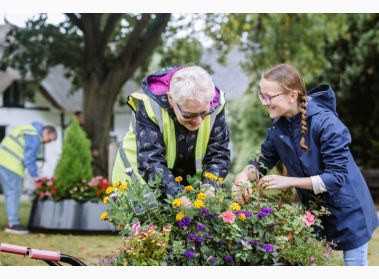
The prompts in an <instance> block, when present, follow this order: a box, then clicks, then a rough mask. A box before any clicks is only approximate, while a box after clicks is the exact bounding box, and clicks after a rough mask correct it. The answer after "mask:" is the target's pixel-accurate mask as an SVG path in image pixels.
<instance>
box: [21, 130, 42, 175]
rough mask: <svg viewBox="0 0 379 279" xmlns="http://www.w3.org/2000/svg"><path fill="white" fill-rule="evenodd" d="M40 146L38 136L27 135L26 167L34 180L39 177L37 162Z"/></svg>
mask: <svg viewBox="0 0 379 279" xmlns="http://www.w3.org/2000/svg"><path fill="white" fill-rule="evenodd" d="M40 145H41V143H40V139H39V137H38V136H31V135H25V150H24V165H25V168H26V169H27V170H28V172H29V173H30V175H31V176H32V177H34V178H36V177H38V172H37V164H36V161H37V153H38V150H39V147H40Z"/></svg>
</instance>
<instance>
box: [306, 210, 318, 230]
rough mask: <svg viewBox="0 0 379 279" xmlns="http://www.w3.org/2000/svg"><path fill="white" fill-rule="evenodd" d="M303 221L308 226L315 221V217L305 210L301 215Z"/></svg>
mask: <svg viewBox="0 0 379 279" xmlns="http://www.w3.org/2000/svg"><path fill="white" fill-rule="evenodd" d="M303 221H304V222H305V224H306V225H307V226H308V227H310V226H312V225H313V224H314V223H315V222H316V217H315V216H314V215H313V214H312V213H310V212H309V211H307V212H306V213H305V215H304V216H303Z"/></svg>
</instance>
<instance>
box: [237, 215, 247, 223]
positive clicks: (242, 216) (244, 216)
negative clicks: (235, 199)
mask: <svg viewBox="0 0 379 279" xmlns="http://www.w3.org/2000/svg"><path fill="white" fill-rule="evenodd" d="M238 218H239V219H240V220H241V221H245V220H246V215H245V214H244V213H240V214H238Z"/></svg>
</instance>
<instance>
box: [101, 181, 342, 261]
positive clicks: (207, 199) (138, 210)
mask: <svg viewBox="0 0 379 279" xmlns="http://www.w3.org/2000/svg"><path fill="white" fill-rule="evenodd" d="M208 176H209V175H208ZM209 177H211V176H209ZM178 180H180V178H178ZM214 180H215V181H218V184H219V185H218V187H217V191H216V195H214V196H213V195H210V194H209V192H207V191H206V186H205V185H201V184H200V180H199V178H198V177H194V178H188V181H190V183H191V185H187V186H184V187H183V192H182V193H181V194H180V195H178V196H177V197H173V198H168V199H165V198H163V197H161V196H160V194H159V193H160V192H159V189H158V188H157V187H156V186H155V185H159V183H154V184H152V185H149V187H147V186H144V185H141V184H139V183H138V182H135V181H132V179H131V178H130V177H128V178H127V181H125V182H123V183H119V182H117V183H115V184H114V185H113V186H112V187H110V188H108V189H107V196H106V197H105V199H104V201H105V202H106V203H107V205H108V210H107V211H105V212H104V213H103V214H102V215H101V217H100V218H101V219H102V220H104V221H109V222H111V223H113V224H114V225H115V226H116V227H117V228H118V230H119V231H120V234H121V235H122V236H124V237H125V238H124V247H122V248H120V252H119V254H118V256H117V257H116V258H114V259H111V260H110V261H108V262H112V263H113V264H115V265H272V264H277V263H278V262H283V263H286V264H291V265H337V264H339V262H338V260H337V259H336V258H335V256H334V255H333V253H331V249H332V245H333V244H331V243H328V242H327V241H326V240H324V239H317V238H316V235H315V228H317V227H320V226H321V221H320V217H321V216H323V215H325V214H329V213H328V211H327V210H326V209H325V208H324V207H320V206H318V205H317V203H315V204H314V205H313V206H312V208H311V209H309V210H306V209H305V208H303V206H301V205H300V204H289V203H287V202H285V201H286V200H288V195H289V193H288V192H280V193H275V194H270V195H269V194H267V193H266V192H263V191H262V190H261V189H260V188H258V187H257V186H256V185H253V193H252V194H251V195H250V201H249V203H247V204H244V205H240V204H238V203H236V202H234V201H233V200H232V199H231V198H230V197H231V193H230V190H229V188H230V187H227V185H220V183H222V180H221V181H220V179H218V178H217V177H214ZM182 196H186V197H188V198H189V199H190V200H191V206H183V204H182V201H181V199H180V197H182Z"/></svg>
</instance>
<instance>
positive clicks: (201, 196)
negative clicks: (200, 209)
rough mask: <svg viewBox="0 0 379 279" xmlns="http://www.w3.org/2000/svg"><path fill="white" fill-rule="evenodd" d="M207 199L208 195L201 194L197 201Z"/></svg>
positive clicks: (198, 195)
mask: <svg viewBox="0 0 379 279" xmlns="http://www.w3.org/2000/svg"><path fill="white" fill-rule="evenodd" d="M206 197H207V195H206V194H205V193H199V194H197V199H198V200H205V198H206Z"/></svg>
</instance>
